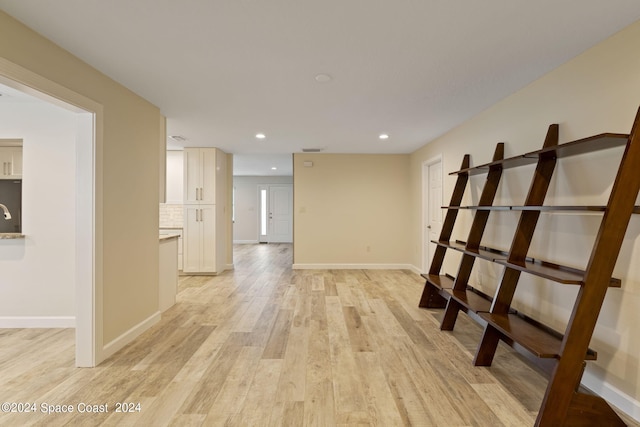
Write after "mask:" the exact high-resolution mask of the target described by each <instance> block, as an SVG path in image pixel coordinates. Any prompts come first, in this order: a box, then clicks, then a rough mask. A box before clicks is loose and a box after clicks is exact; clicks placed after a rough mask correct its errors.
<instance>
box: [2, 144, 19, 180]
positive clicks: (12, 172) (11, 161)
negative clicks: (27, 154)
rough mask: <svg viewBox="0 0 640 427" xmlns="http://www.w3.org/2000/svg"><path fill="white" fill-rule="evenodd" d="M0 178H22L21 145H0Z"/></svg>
mask: <svg viewBox="0 0 640 427" xmlns="http://www.w3.org/2000/svg"><path fill="white" fill-rule="evenodd" d="M0 166H2V168H1V169H0V179H21V178H22V147H0Z"/></svg>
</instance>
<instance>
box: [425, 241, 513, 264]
mask: <svg viewBox="0 0 640 427" xmlns="http://www.w3.org/2000/svg"><path fill="white" fill-rule="evenodd" d="M432 242H433V243H435V244H436V245H439V246H443V247H445V248H449V249H453V250H456V251H458V252H462V253H464V254H467V255H471V256H474V257H476V258H482V259H486V260H489V261H497V260H499V259H502V260H506V259H507V255H508V253H507V252H506V251H501V250H499V249H494V248H490V247H488V246H480V247H479V248H478V249H467V247H466V244H465V242H461V241H459V240H456V241H455V242H451V241H448V242H443V241H440V240H432Z"/></svg>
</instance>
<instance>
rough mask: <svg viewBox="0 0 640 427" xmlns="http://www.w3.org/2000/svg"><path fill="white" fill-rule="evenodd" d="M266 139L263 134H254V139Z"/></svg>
mask: <svg viewBox="0 0 640 427" xmlns="http://www.w3.org/2000/svg"><path fill="white" fill-rule="evenodd" d="M266 137H267V135H265V134H264V133H256V138H258V139H265V138H266Z"/></svg>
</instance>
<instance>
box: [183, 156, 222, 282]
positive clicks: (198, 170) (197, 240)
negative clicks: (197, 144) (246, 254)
mask: <svg viewBox="0 0 640 427" xmlns="http://www.w3.org/2000/svg"><path fill="white" fill-rule="evenodd" d="M183 157H184V235H183V265H182V267H183V268H182V271H183V273H185V274H198V273H199V274H219V273H221V272H223V271H224V270H225V269H226V266H227V262H226V261H227V250H228V249H227V242H228V237H227V228H228V224H229V222H230V221H231V219H230V218H229V209H227V195H228V189H227V185H228V182H227V181H228V180H227V158H228V157H227V155H226V154H225V153H224V152H223V151H221V150H219V149H217V148H185V149H184V152H183Z"/></svg>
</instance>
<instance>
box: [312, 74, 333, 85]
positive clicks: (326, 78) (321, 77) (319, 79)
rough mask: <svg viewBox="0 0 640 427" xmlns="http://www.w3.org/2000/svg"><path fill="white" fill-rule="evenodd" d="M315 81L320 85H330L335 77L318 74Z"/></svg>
mask: <svg viewBox="0 0 640 427" xmlns="http://www.w3.org/2000/svg"><path fill="white" fill-rule="evenodd" d="M315 79H316V81H317V82H318V83H328V82H330V81H331V80H332V79H333V77H331V76H330V75H329V74H324V73H322V74H316V77H315Z"/></svg>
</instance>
